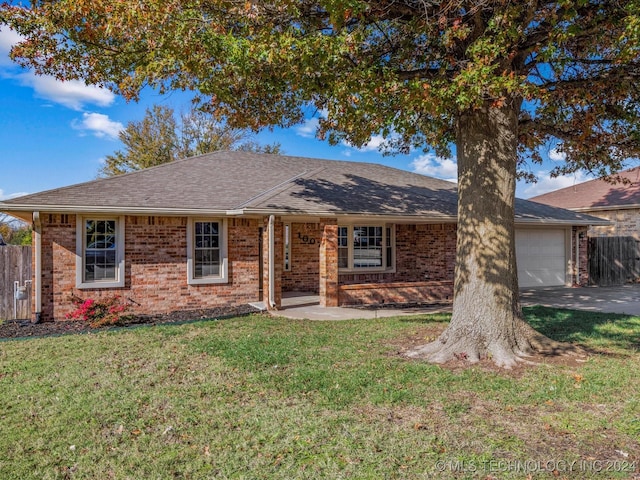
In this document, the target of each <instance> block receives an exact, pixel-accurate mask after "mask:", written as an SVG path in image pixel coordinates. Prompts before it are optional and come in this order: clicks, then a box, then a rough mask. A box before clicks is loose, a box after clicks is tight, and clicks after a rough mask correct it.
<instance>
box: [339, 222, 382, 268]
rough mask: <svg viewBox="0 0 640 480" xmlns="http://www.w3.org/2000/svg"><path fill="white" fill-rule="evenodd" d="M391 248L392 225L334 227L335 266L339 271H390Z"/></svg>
mask: <svg viewBox="0 0 640 480" xmlns="http://www.w3.org/2000/svg"><path fill="white" fill-rule="evenodd" d="M394 248H395V239H394V229H393V226H390V225H365V224H356V225H340V226H338V268H339V269H341V270H343V271H386V270H392V269H393V268H394V267H395V262H394Z"/></svg>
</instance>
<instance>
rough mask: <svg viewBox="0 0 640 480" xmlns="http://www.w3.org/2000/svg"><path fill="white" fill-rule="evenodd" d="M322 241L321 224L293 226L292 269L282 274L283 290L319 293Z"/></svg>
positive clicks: (296, 224) (291, 245)
mask: <svg viewBox="0 0 640 480" xmlns="http://www.w3.org/2000/svg"><path fill="white" fill-rule="evenodd" d="M321 240H322V229H321V226H320V224H319V223H292V224H291V240H290V247H289V248H290V257H289V260H290V266H291V268H290V270H289V271H288V272H285V271H283V272H282V289H283V290H284V291H285V292H315V293H318V285H319V284H318V280H319V271H320V242H321Z"/></svg>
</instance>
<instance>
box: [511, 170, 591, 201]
mask: <svg viewBox="0 0 640 480" xmlns="http://www.w3.org/2000/svg"><path fill="white" fill-rule="evenodd" d="M536 176H537V177H538V182H537V183H531V184H529V185H528V186H527V187H525V188H524V189H523V190H522V195H518V196H519V197H520V196H521V197H522V198H531V197H535V196H538V195H542V194H543V193H547V192H552V191H553V190H558V189H560V188H566V187H571V186H573V185H576V184H578V183H582V182H586V181H587V180H590V178H589V177H587V175H585V174H584V173H583V172H576V173H574V174H573V175H565V176H562V177H555V178H551V177H550V176H549V172H548V171H546V170H540V171H538V172H536Z"/></svg>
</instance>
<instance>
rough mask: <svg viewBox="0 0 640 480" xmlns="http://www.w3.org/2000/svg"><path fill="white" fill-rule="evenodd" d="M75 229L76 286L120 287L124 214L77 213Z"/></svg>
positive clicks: (121, 281)
mask: <svg viewBox="0 0 640 480" xmlns="http://www.w3.org/2000/svg"><path fill="white" fill-rule="evenodd" d="M76 229H77V230H76V239H77V240H76V251H77V255H76V285H77V287H78V288H101V287H104V288H107V287H123V286H124V217H97V216H96V217H93V216H79V217H78V221H77V222H76Z"/></svg>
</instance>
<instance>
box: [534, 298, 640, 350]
mask: <svg viewBox="0 0 640 480" xmlns="http://www.w3.org/2000/svg"><path fill="white" fill-rule="evenodd" d="M523 313H524V316H525V318H526V320H527V321H528V322H529V324H530V325H531V326H532V327H533V328H535V329H536V330H537V331H539V332H540V333H542V334H543V335H546V336H547V337H549V338H552V339H554V340H557V341H560V342H568V343H573V344H578V345H580V346H581V347H583V348H585V349H587V350H588V351H591V352H594V353H599V354H607V353H611V351H614V350H615V351H618V352H619V351H621V350H624V351H627V352H630V353H635V352H637V351H638V350H639V349H640V317H634V316H630V315H623V314H616V313H600V312H586V311H580V310H565V309H558V308H550V307H543V306H534V307H525V308H523Z"/></svg>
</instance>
